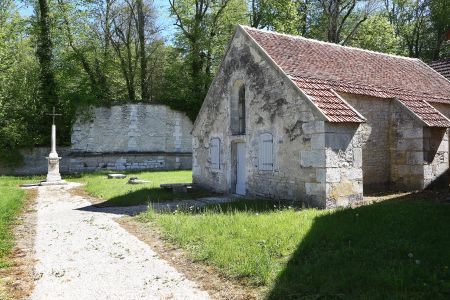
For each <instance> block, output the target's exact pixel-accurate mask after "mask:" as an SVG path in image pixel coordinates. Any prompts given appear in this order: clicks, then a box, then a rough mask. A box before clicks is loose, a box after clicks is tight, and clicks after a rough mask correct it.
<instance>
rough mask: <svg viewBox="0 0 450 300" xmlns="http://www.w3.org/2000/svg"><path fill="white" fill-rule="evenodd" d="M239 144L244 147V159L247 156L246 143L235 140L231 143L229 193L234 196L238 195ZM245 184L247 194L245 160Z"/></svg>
mask: <svg viewBox="0 0 450 300" xmlns="http://www.w3.org/2000/svg"><path fill="white" fill-rule="evenodd" d="M238 144H243V145H244V157H245V154H246V143H245V141H243V140H235V141H232V142H231V180H230V187H229V191H230V193H232V194H236V185H237V171H238V169H237V147H238ZM243 167H244V184H245V194H246V193H247V165H246V161H245V158H244V163H243Z"/></svg>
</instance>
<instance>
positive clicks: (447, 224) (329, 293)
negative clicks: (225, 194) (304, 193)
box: [139, 197, 450, 299]
mask: <svg viewBox="0 0 450 300" xmlns="http://www.w3.org/2000/svg"><path fill="white" fill-rule="evenodd" d="M139 218H140V220H141V221H148V222H153V223H154V224H157V225H158V226H159V227H160V228H161V230H162V233H163V234H164V235H165V236H167V237H168V238H169V240H171V241H172V242H174V243H176V244H178V245H179V246H181V247H182V248H184V249H186V250H187V252H188V253H189V255H190V256H191V257H192V258H193V259H195V260H199V261H204V262H205V263H207V264H210V265H213V266H215V267H217V268H218V269H219V270H220V271H221V272H222V273H223V274H225V275H226V276H229V277H232V278H237V279H239V280H241V281H242V282H244V283H245V284H250V285H258V286H261V289H262V290H264V291H265V295H266V297H267V298H268V299H450V271H449V267H450V204H445V203H438V202H433V201H425V200H416V199H413V200H411V199H408V197H404V199H400V200H391V201H385V202H383V203H378V204H373V205H370V206H365V207H360V208H357V209H345V210H335V211H324V210H315V209H305V210H301V211H296V210H294V209H293V208H278V207H276V208H275V207H273V203H271V202H259V204H255V202H249V201H244V202H241V203H237V204H227V205H222V206H216V207H210V208H207V209H205V210H202V211H200V212H196V213H193V212H177V213H175V214H174V213H155V212H152V211H149V212H147V213H145V214H143V215H141V216H139Z"/></svg>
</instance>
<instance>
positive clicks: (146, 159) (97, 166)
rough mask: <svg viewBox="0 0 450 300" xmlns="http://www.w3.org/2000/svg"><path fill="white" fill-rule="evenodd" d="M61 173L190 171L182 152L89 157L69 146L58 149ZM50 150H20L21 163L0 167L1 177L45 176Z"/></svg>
mask: <svg viewBox="0 0 450 300" xmlns="http://www.w3.org/2000/svg"><path fill="white" fill-rule="evenodd" d="M57 151H58V154H59V156H61V157H62V159H61V161H60V165H59V167H60V172H61V173H64V174H68V173H82V172H92V171H107V170H108V171H125V170H128V171H131V170H134V171H142V170H178V169H183V170H188V169H191V168H192V156H191V154H189V153H188V154H183V153H175V154H171V153H159V154H158V153H110V154H89V155H84V154H82V153H74V152H71V149H70V148H69V147H59V148H57ZM49 152H50V148H45V147H39V148H33V149H22V150H21V153H22V156H23V158H24V163H23V165H21V166H18V167H15V168H0V175H42V174H47V159H46V157H47V156H48V154H49Z"/></svg>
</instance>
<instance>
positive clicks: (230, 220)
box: [141, 200, 330, 285]
mask: <svg viewBox="0 0 450 300" xmlns="http://www.w3.org/2000/svg"><path fill="white" fill-rule="evenodd" d="M327 213H330V212H327V211H319V210H315V209H310V210H305V211H296V210H294V209H293V208H289V207H280V206H278V204H276V203H274V202H266V201H260V202H255V201H252V200H249V201H240V202H236V203H231V204H224V205H213V206H209V207H206V208H203V209H200V210H198V211H196V212H189V211H177V212H175V213H163V214H158V213H155V212H154V211H153V210H152V209H150V210H149V211H148V212H147V213H146V214H144V215H142V216H141V219H142V220H150V221H154V222H156V223H157V224H158V225H159V226H160V227H161V228H162V229H163V231H164V233H165V234H166V236H167V237H168V238H169V239H170V240H171V241H172V242H175V243H177V244H179V245H180V246H181V247H182V248H185V249H187V250H188V251H189V254H190V255H191V257H192V258H193V259H194V260H198V261H205V262H207V263H210V264H212V265H215V266H217V267H219V268H220V269H222V270H223V272H224V273H226V274H227V275H228V276H230V277H233V278H246V279H247V280H249V282H250V283H251V284H254V285H266V284H268V283H270V282H272V281H273V280H274V279H275V277H276V276H277V274H278V273H279V272H280V271H281V269H282V267H283V265H284V264H285V263H286V262H287V259H288V258H289V255H290V254H291V253H292V252H293V251H294V250H295V249H296V246H297V244H298V242H299V241H300V240H301V239H302V238H303V237H304V236H305V235H306V234H307V232H308V230H309V228H310V227H311V225H312V223H313V221H314V218H315V217H317V216H319V215H323V214H327Z"/></svg>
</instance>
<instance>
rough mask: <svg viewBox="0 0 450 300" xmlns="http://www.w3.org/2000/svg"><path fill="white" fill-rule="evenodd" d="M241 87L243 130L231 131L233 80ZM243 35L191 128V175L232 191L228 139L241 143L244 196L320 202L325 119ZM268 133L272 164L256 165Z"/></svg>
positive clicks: (200, 181) (238, 36)
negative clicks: (214, 160) (215, 165)
mask: <svg viewBox="0 0 450 300" xmlns="http://www.w3.org/2000/svg"><path fill="white" fill-rule="evenodd" d="M236 81H243V82H244V84H245V86H246V93H245V94H246V134H245V135H238V136H235V135H232V134H231V131H230V113H231V109H230V99H231V98H232V95H231V93H232V91H233V85H234V83H235V82H236ZM307 101H308V100H306V99H305V98H303V97H302V96H300V95H299V94H298V92H297V91H296V90H295V89H294V87H292V86H291V83H290V82H289V81H288V80H286V79H285V78H284V77H283V76H282V75H281V74H280V73H279V72H278V70H276V69H275V68H274V67H273V65H272V64H271V63H270V62H268V61H267V60H265V59H264V57H263V56H262V55H261V53H260V52H259V50H257V49H255V48H254V47H253V46H252V44H251V42H250V41H248V40H247V37H245V36H244V35H242V34H241V33H240V32H239V31H238V32H237V33H236V36H235V39H234V41H233V43H232V45H231V48H230V50H229V52H228V54H227V56H226V58H225V60H224V62H223V65H222V68H221V70H220V72H219V74H218V75H217V77H216V79H215V81H214V83H213V86H212V87H211V89H210V92H209V94H208V96H207V98H206V100H205V105H206V106H205V107H204V109H203V110H204V111H203V112H202V111H201V112H200V115H199V117H198V120H197V126H196V127H195V128H194V131H193V136H194V137H193V180H194V182H195V183H197V184H200V185H203V186H205V187H208V188H210V189H213V190H216V191H220V192H232V191H233V187H232V185H233V184H234V182H233V177H234V174H233V172H234V171H233V170H234V169H233V168H234V165H233V164H235V161H234V160H233V156H232V150H231V149H232V144H233V143H235V142H245V144H246V162H247V163H246V172H247V174H246V178H247V195H250V196H255V197H270V198H275V199H280V198H281V199H291V200H298V201H304V202H307V203H309V204H311V205H314V206H319V207H325V188H326V187H325V181H324V177H325V176H324V173H325V149H324V139H325V137H324V129H325V123H324V121H323V119H321V116H320V115H319V114H318V112H317V111H316V110H315V109H314V107H313V106H312V105H311V104H309V103H308V102H307ZM262 133H270V134H272V136H273V153H274V154H273V157H274V166H273V170H271V171H262V170H260V168H259V166H258V164H259V160H258V157H259V136H260V134H262ZM211 138H219V139H220V141H221V143H220V157H221V159H220V169H219V170H213V169H212V168H211V162H210V157H209V143H210V140H211Z"/></svg>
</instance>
